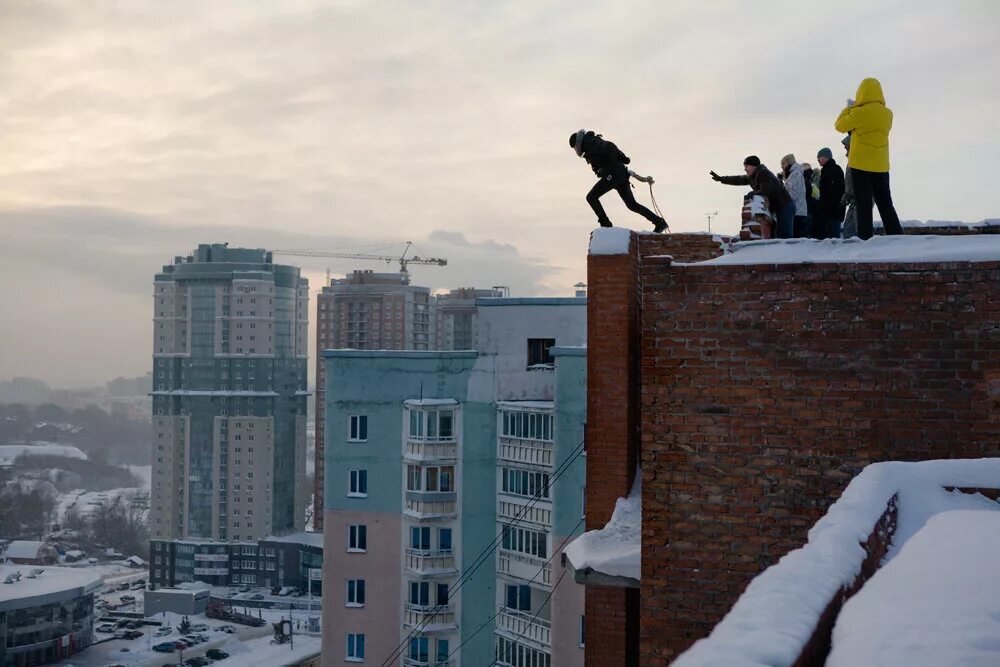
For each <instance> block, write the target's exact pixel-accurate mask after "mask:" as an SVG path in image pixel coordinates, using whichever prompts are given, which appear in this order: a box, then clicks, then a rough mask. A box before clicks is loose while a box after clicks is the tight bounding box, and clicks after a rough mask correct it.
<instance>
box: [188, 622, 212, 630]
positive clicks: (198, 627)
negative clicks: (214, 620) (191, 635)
mask: <svg viewBox="0 0 1000 667" xmlns="http://www.w3.org/2000/svg"><path fill="white" fill-rule="evenodd" d="M191 629H192V630H194V631H195V632H208V626H207V625H205V624H204V623H195V624H194V625H192V626H191Z"/></svg>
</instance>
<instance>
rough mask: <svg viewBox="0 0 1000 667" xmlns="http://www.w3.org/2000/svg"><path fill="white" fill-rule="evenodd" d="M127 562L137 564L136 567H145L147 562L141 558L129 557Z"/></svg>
mask: <svg viewBox="0 0 1000 667" xmlns="http://www.w3.org/2000/svg"><path fill="white" fill-rule="evenodd" d="M126 560H128V562H130V563H135V564H136V565H145V564H146V561H144V560H143V559H141V558H139V557H138V556H129V557H128V558H127V559H126Z"/></svg>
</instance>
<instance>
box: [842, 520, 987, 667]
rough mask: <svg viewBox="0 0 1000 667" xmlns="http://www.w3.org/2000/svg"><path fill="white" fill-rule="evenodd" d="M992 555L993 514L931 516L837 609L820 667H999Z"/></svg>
mask: <svg viewBox="0 0 1000 667" xmlns="http://www.w3.org/2000/svg"><path fill="white" fill-rule="evenodd" d="M997 554H1000V513H998V512H983V511H975V510H962V511H954V512H943V513H941V514H938V515H937V516H934V517H931V519H930V520H929V521H928V522H927V525H926V526H924V527H923V528H921V529H920V530H919V531H917V534H916V535H914V536H913V537H912V538H910V540H909V541H908V542H907V543H906V544H905V545H904V546H903V548H902V549H901V550H900V551H899V554H898V555H897V556H896V557H895V558H894V559H892V561H890V562H889V563H888V564H887V565H886V566H885V567H883V568H882V569H880V570H879V571H878V572H876V573H875V576H873V577H872V578H871V580H869V581H868V582H867V583H866V584H865V585H864V587H863V588H862V589H861V590H860V591H859V592H858V593H857V595H855V596H854V597H852V598H851V599H850V600H848V601H847V604H846V605H844V608H843V610H842V611H841V612H840V615H839V616H838V617H837V625H836V627H835V628H834V630H833V650H832V652H831V653H830V656H829V657H828V658H827V661H826V665H827V667H855V666H856V665H872V667H878V666H884V667H903V666H905V667H937V666H938V665H964V666H965V667H975V666H980V667H993V666H995V665H998V664H1000V606H998V603H997V601H998V600H1000V558H998V557H997ZM873 628H878V630H877V631H875V632H873V631H872V629H873Z"/></svg>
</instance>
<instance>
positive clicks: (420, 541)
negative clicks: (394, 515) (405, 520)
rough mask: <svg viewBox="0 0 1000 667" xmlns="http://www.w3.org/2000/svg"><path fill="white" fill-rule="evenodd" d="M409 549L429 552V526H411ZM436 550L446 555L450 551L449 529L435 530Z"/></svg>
mask: <svg viewBox="0 0 1000 667" xmlns="http://www.w3.org/2000/svg"><path fill="white" fill-rule="evenodd" d="M410 548H411V549H416V550H417V551H431V550H432V549H433V548H434V547H433V546H432V545H431V529H430V526H412V527H411V528H410ZM437 550H438V551H439V552H444V553H448V552H450V551H451V528H438V529H437Z"/></svg>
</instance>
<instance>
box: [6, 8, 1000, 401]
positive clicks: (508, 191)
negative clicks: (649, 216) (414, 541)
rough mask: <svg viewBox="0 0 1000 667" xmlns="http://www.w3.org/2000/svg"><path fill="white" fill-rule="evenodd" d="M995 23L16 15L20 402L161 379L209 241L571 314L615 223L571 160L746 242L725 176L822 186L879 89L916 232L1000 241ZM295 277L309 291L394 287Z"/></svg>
mask: <svg viewBox="0 0 1000 667" xmlns="http://www.w3.org/2000/svg"><path fill="white" fill-rule="evenodd" d="M998 24H1000V3H996V2H992V1H990V0H981V1H975V0H959V1H956V2H950V3H945V2H937V1H936V2H913V1H910V2H907V1H905V0H897V1H891V2H880V3H870V2H839V3H803V2H787V3H786V2H780V3H771V4H761V3H746V2H735V1H734V2H670V3H665V2H663V3H661V2H643V3H639V2H617V3H599V2H572V3H569V2H562V3H556V2H537V1H535V2H519V3H499V2H487V1H482V2H471V1H465V2H420V3H414V2H379V3H368V2H340V3H330V2H322V3H320V2H307V1H306V0H295V1H291V2H289V1H288V0H282V1H281V2H277V1H274V2H254V3H205V2H196V1H193V0H192V1H182V0H174V1H172V2H166V3H161V2H142V3H140V2H132V3H130V2H92V3H91V2H88V3H82V2H72V1H69V0H67V1H66V2H64V3H46V2H36V1H24V2H18V1H13V2H12V1H10V0H8V1H7V2H4V3H2V4H0V44H2V48H0V150H2V151H3V153H2V155H3V159H2V160H0V231H2V233H3V243H2V245H0V281H2V285H3V287H2V288H0V312H2V313H3V319H2V323H0V379H3V378H7V377H10V376H12V375H19V374H27V375H34V376H37V377H41V378H43V379H46V380H48V381H50V382H52V383H54V384H74V385H79V384H88V383H92V382H99V381H103V380H105V379H107V378H110V377H113V376H115V375H123V374H139V373H142V372H144V371H145V370H146V369H148V367H149V364H150V359H149V349H150V342H149V341H150V337H151V327H152V323H151V317H150V313H151V309H150V305H149V295H150V291H151V282H152V277H153V274H154V273H155V272H156V271H157V270H158V269H159V267H160V266H161V265H162V264H164V263H166V262H168V261H169V260H170V258H171V257H173V256H174V255H178V254H187V253H188V252H189V251H190V250H191V249H192V248H193V247H194V246H195V245H197V243H199V242H213V241H229V242H230V243H231V244H233V245H253V246H258V245H261V246H266V247H270V248H276V247H277V248H280V247H314V248H323V249H331V250H337V249H343V250H346V251H347V252H356V251H363V252H368V251H369V249H368V248H365V249H361V250H358V249H356V247H357V246H360V245H363V244H383V243H389V242H398V241H401V240H413V241H414V242H415V244H416V246H417V252H419V253H420V254H425V255H441V256H445V257H447V258H448V259H449V265H448V267H443V268H437V267H414V270H413V273H414V275H415V279H416V281H417V282H420V283H423V284H426V285H428V286H430V287H433V288H446V287H455V286H460V285H476V286H490V285H494V284H508V285H510V286H511V287H512V290H513V291H514V293H516V294H567V293H570V290H571V289H572V285H573V283H575V282H577V281H579V280H582V279H584V278H585V262H584V260H585V251H586V244H587V234H588V232H589V230H590V229H591V227H592V225H593V222H594V221H593V215H592V213H591V212H590V210H589V208H588V207H587V205H586V203H585V201H584V199H583V196H584V194H585V193H586V191H587V190H588V189H589V187H590V186H591V185H592V183H593V176H592V175H591V174H590V172H589V170H588V169H587V167H586V165H585V164H584V163H583V162H582V161H581V160H578V159H577V158H576V157H575V156H574V154H573V153H572V152H571V150H570V149H569V147H568V146H567V145H566V138H567V137H568V135H569V134H570V132H572V131H574V130H576V129H578V128H579V127H587V128H591V129H595V130H598V131H600V132H603V133H604V134H605V135H606V136H608V137H610V138H611V139H613V140H614V141H615V142H616V143H618V145H619V146H620V147H622V148H623V149H624V150H625V151H626V152H627V153H628V154H629V155H631V156H632V159H633V166H634V168H635V169H636V170H637V171H639V172H641V173H650V174H653V175H654V176H655V177H656V179H657V185H656V190H657V199H658V201H659V202H660V204H661V206H662V207H663V208H664V211H665V213H666V214H667V218H668V221H669V222H670V223H671V227H672V228H673V229H674V230H675V231H687V230H699V229H704V225H705V222H704V221H705V217H704V214H705V213H706V212H707V211H710V210H718V211H719V216H718V218H716V221H715V225H714V229H715V230H718V231H723V232H726V231H730V232H731V231H735V230H736V229H737V228H738V224H739V222H738V217H739V214H738V210H739V203H740V197H741V191H740V189H739V188H725V187H723V186H719V185H717V184H715V183H713V182H712V181H710V180H709V179H708V177H707V172H708V171H709V170H710V169H715V170H716V171H719V172H720V173H738V172H739V171H740V169H741V162H742V158H743V157H744V156H745V155H747V154H749V153H756V154H758V155H760V156H761V157H762V159H763V160H764V161H765V163H767V164H769V165H771V166H776V165H777V163H778V159H779V158H780V156H781V155H784V154H785V153H787V152H794V153H796V154H797V155H798V156H799V158H800V160H806V161H814V159H813V158H814V156H815V153H816V150H817V149H818V148H820V147H822V146H826V145H829V146H834V147H836V146H837V145H838V142H839V139H840V137H839V136H838V135H837V134H836V133H834V131H833V127H832V125H833V120H834V118H835V117H836V115H837V113H838V112H839V110H840V108H841V105H842V104H843V101H844V98H846V97H849V96H852V95H853V93H854V91H855V89H856V87H857V84H858V82H859V81H860V80H861V79H862V78H864V77H865V76H877V77H879V78H880V79H881V80H882V82H883V85H884V88H885V91H886V95H887V98H888V103H889V106H890V107H892V108H893V109H894V111H895V113H896V122H895V127H894V129H893V134H892V147H893V150H892V179H893V189H894V196H895V199H896V201H897V208H898V210H899V213H900V216H901V217H903V218H921V219H923V218H938V219H942V218H944V219H964V220H979V219H982V218H985V217H997V216H998V215H1000V191H998V189H997V188H996V186H995V180H996V167H995V162H996V159H997V155H998V154H1000V131H998V130H997V122H996V119H995V116H996V109H997V108H1000V86H998V85H997V84H996V80H997V74H996V73H997V71H1000V46H998V44H997V43H998V41H1000V40H997V39H996V36H997V26H998ZM835 154H837V155H838V156H839V155H840V151H839V150H835ZM637 196H638V197H639V198H640V200H641V201H646V200H647V198H648V192H644V191H643V190H637ZM609 200H610V196H609ZM606 205H607V208H608V210H609V213H610V214H611V217H612V219H613V220H614V221H615V222H616V223H619V224H624V225H627V226H633V227H636V228H640V229H643V228H645V227H646V224H645V221H643V220H641V219H638V218H635V217H634V216H631V215H630V214H629V213H628V212H627V211H625V210H624V207H623V206H622V205H621V203H620V202H617V201H614V200H610V201H608V203H607V204H606ZM396 247H397V248H398V246H396ZM387 250H388V249H387ZM289 261H291V260H289ZM294 263H300V264H301V265H302V266H303V267H304V269H305V270H306V271H307V274H308V277H309V278H310V281H311V284H312V285H313V287H318V286H319V285H320V284H321V282H322V278H323V272H324V270H325V268H327V266H329V267H330V268H331V269H332V270H334V272H339V273H343V272H344V271H347V270H349V269H351V268H354V267H355V266H357V267H358V268H374V269H378V268H380V266H379V265H378V264H374V265H372V264H361V265H356V264H352V263H350V262H343V261H338V262H337V263H334V262H333V261H326V260H296V261H295V262H294ZM69 318H72V320H70V319H69ZM81 318H82V319H81ZM67 321H73V323H74V325H73V327H72V329H67V327H66V326H65V324H66V322H67Z"/></svg>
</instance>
